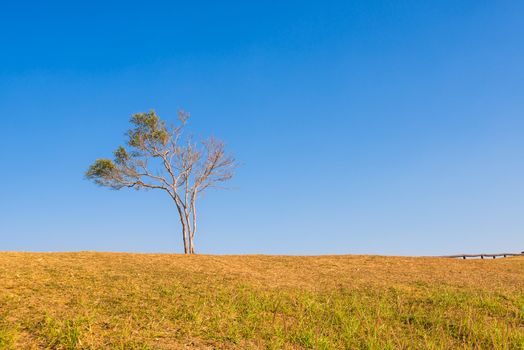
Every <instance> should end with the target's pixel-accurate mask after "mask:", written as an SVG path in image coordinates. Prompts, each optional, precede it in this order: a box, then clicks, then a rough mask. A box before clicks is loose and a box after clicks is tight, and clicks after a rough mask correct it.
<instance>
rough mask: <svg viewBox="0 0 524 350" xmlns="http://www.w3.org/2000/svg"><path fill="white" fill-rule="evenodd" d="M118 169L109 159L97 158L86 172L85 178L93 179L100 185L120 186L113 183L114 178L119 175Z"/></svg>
mask: <svg viewBox="0 0 524 350" xmlns="http://www.w3.org/2000/svg"><path fill="white" fill-rule="evenodd" d="M118 173H119V170H118V168H117V167H116V165H115V163H113V161H112V160H110V159H97V160H96V161H95V163H94V164H92V165H91V166H90V167H89V169H88V170H87V172H86V174H85V175H86V178H87V179H89V180H93V181H94V182H95V183H96V184H97V185H100V186H111V187H115V188H119V187H121V186H120V185H119V184H118V183H115V181H114V180H115V179H116V178H118V176H119V174H118Z"/></svg>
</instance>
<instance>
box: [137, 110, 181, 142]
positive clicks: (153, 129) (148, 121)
mask: <svg viewBox="0 0 524 350" xmlns="http://www.w3.org/2000/svg"><path fill="white" fill-rule="evenodd" d="M130 122H131V124H133V125H134V128H133V129H131V130H129V131H128V133H127V135H128V137H129V140H128V144H129V146H131V147H135V148H138V149H140V150H144V149H146V148H148V147H154V146H155V144H157V143H158V144H160V145H162V146H165V145H166V144H167V143H168V142H169V139H170V137H171V135H170V133H169V132H168V130H167V126H166V123H165V122H164V121H162V120H160V118H159V117H158V115H157V114H156V112H155V111H153V110H151V111H150V112H148V113H137V114H134V115H133V116H132V117H131V120H130Z"/></svg>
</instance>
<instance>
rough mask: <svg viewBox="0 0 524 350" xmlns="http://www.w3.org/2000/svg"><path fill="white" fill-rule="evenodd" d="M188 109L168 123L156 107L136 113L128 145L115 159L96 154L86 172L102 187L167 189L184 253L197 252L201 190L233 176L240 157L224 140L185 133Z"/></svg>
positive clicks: (116, 153) (117, 152) (218, 185)
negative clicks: (228, 150)
mask: <svg viewBox="0 0 524 350" xmlns="http://www.w3.org/2000/svg"><path fill="white" fill-rule="evenodd" d="M188 118H189V114H187V113H185V112H183V111H180V112H179V113H178V123H177V124H176V125H171V126H169V127H168V126H167V124H166V123H165V121H162V120H160V118H159V117H158V116H157V114H156V113H155V111H150V112H149V113H137V114H134V115H133V116H132V118H131V120H130V122H131V124H132V128H131V129H130V130H129V131H128V132H127V133H126V136H127V146H128V149H129V151H128V149H126V148H125V147H122V146H121V147H119V148H118V149H117V150H116V151H115V152H114V160H110V159H97V160H96V161H95V163H93V164H92V165H91V166H90V167H89V169H88V170H87V172H86V177H87V178H88V179H90V180H93V181H94V182H95V183H96V184H98V185H100V186H106V187H110V188H112V189H116V190H119V189H122V188H125V187H128V188H135V189H137V190H140V189H146V190H147V189H158V190H162V191H165V192H166V193H167V194H168V195H169V196H170V197H171V199H172V200H173V201H174V203H175V206H176V209H177V212H178V215H179V217H180V223H181V225H182V239H183V242H184V253H186V254H194V253H195V244H194V242H195V234H196V232H197V210H196V209H197V207H196V202H197V199H198V198H199V195H200V194H201V193H202V192H203V191H205V190H206V189H208V188H211V187H220V185H221V184H222V183H223V182H225V181H228V180H230V179H231V178H232V177H233V174H234V170H235V168H236V162H235V159H234V158H233V157H232V156H230V155H227V154H226V153H225V150H224V144H223V143H222V142H221V141H219V140H217V139H215V138H209V139H207V140H204V141H202V142H200V143H196V142H193V140H192V138H191V136H188V135H186V134H185V133H184V130H185V127H186V126H187V120H188Z"/></svg>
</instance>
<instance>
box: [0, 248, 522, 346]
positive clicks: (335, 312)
mask: <svg viewBox="0 0 524 350" xmlns="http://www.w3.org/2000/svg"><path fill="white" fill-rule="evenodd" d="M180 348H181V349H184V348H199V349H216V348H220V349H246V348H247V349H251V348H253V349H259V348H260V349H263V348H268V349H307V348H313V349H355V348H357V349H359V348H361V349H397V348H410V349H424V348H427V349H452V348H461V349H463V348H478V349H524V258H520V257H519V258H508V259H497V260H484V261H481V260H468V261H462V260H449V259H437V258H400V257H378V256H322V257H283V256H192V257H186V256H179V255H140V254H109V253H53V254H37V253H0V349H180Z"/></svg>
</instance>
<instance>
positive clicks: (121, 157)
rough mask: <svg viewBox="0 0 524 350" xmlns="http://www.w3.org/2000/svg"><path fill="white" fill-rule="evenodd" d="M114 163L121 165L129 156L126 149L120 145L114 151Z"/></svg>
mask: <svg viewBox="0 0 524 350" xmlns="http://www.w3.org/2000/svg"><path fill="white" fill-rule="evenodd" d="M114 154H115V163H116V164H119V165H122V164H126V162H128V161H129V159H130V158H131V157H130V156H129V154H128V153H127V151H126V149H125V148H124V147H122V146H120V147H118V149H117V150H116V151H115V153H114Z"/></svg>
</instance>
